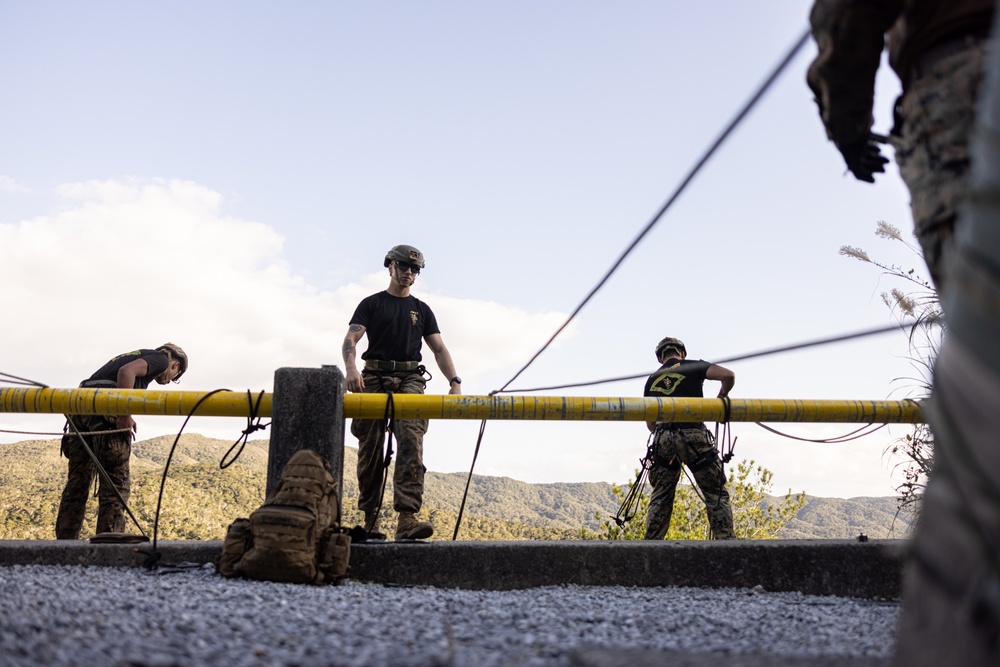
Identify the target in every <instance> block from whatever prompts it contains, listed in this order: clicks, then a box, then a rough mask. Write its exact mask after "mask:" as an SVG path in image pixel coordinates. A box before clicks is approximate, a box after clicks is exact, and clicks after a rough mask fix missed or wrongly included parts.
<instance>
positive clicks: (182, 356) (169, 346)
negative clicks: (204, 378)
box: [156, 343, 188, 382]
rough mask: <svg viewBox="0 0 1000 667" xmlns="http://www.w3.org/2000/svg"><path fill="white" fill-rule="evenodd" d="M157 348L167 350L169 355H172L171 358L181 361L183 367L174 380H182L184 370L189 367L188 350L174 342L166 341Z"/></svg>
mask: <svg viewBox="0 0 1000 667" xmlns="http://www.w3.org/2000/svg"><path fill="white" fill-rule="evenodd" d="M156 349H157V350H158V351H159V350H162V351H164V352H166V353H167V354H168V355H170V358H171V360H173V359H176V360H177V361H179V362H180V364H181V369H180V371H179V372H178V373H177V375H176V376H174V382H177V381H178V380H180V379H181V376H182V375H184V371H186V370H187V369H188V356H187V352H185V351H184V350H182V349H181V346H180V345H175V344H174V343H164V344H163V345H161V346H160V347H158V348H156Z"/></svg>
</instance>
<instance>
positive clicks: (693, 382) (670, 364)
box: [643, 358, 712, 398]
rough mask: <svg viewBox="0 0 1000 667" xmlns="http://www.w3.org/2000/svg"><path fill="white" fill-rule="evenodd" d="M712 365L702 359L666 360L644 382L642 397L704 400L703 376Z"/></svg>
mask: <svg viewBox="0 0 1000 667" xmlns="http://www.w3.org/2000/svg"><path fill="white" fill-rule="evenodd" d="M711 365H712V364H710V363H708V362H707V361H704V360H702V359H677V358H674V359H667V361H666V363H664V364H663V365H662V366H660V368H659V369H658V370H657V371H656V372H655V373H653V374H652V375H650V376H649V379H648V380H646V388H645V390H644V391H643V396H653V397H656V398H704V397H705V394H704V392H703V390H702V387H703V386H704V384H705V374H706V373H707V372H708V367H709V366H711Z"/></svg>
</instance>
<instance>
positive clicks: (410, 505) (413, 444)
mask: <svg viewBox="0 0 1000 667" xmlns="http://www.w3.org/2000/svg"><path fill="white" fill-rule="evenodd" d="M425 385H426V383H425V382H424V379H423V376H421V375H418V374H410V375H407V376H406V377H405V378H403V380H402V382H401V383H400V385H399V393H401V394H422V393H424V387H425ZM427 427H428V422H427V420H426V419H406V420H400V421H397V422H396V431H395V435H396V441H397V443H398V449H399V455H398V456H397V458H396V470H395V474H394V475H393V480H392V482H393V489H394V492H395V495H394V498H393V509H395V510H396V511H397V512H413V513H414V514H415V513H417V512H419V511H420V508H421V506H422V505H423V499H424V473H425V472H427V469H426V468H425V467H424V434H425V433H427Z"/></svg>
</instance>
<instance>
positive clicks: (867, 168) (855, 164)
mask: <svg viewBox="0 0 1000 667" xmlns="http://www.w3.org/2000/svg"><path fill="white" fill-rule="evenodd" d="M837 150H839V151H840V154H841V155H843V156H844V162H846V163H847V168H848V169H849V170H850V172H851V173H852V174H854V177H855V178H856V179H858V180H859V181H865V182H867V183H874V182H875V173H876V172H877V173H879V174H884V173H885V165H886V164H888V162H889V158H887V157H885V156H884V155H882V152H881V151H880V150H879V145H878V141H877V140H876V138H875V135H874V134H871V133H869V134H866V135H865V136H863V137H861V138H860V139H856V140H854V141H851V142H848V143H844V144H837Z"/></svg>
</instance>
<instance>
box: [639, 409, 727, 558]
mask: <svg viewBox="0 0 1000 667" xmlns="http://www.w3.org/2000/svg"><path fill="white" fill-rule="evenodd" d="M653 446H654V452H655V459H654V461H653V465H652V467H651V468H650V469H649V483H650V484H651V485H652V486H653V495H652V497H651V498H650V499H649V512H648V514H647V515H646V536H645V538H644V539H647V540H662V539H663V538H664V537H665V536H666V534H667V531H668V530H669V529H670V517H671V515H672V514H673V512H674V494H675V493H676V491H677V482H678V481H679V480H680V476H681V465H682V464H683V465H686V466H687V467H688V469H689V470H691V474H692V475H693V476H694V481H695V483H696V484H697V485H698V488H699V489H700V490H701V495H702V496H703V497H704V498H705V509H706V510H707V512H708V523H709V525H710V526H711V528H712V537H713V538H714V539H717V540H732V539H736V533H735V532H734V531H733V510H732V507H730V505H729V492H728V491H726V474H725V472H723V469H722V461H721V460H719V452H718V451H717V450H716V449H715V444H714V443H712V441H711V439H710V437H709V434H708V431H706V430H705V428H704V427H701V426H693V427H690V428H682V429H678V430H675V431H671V430H666V429H657V431H656V435H655V436H654V440H653Z"/></svg>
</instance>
